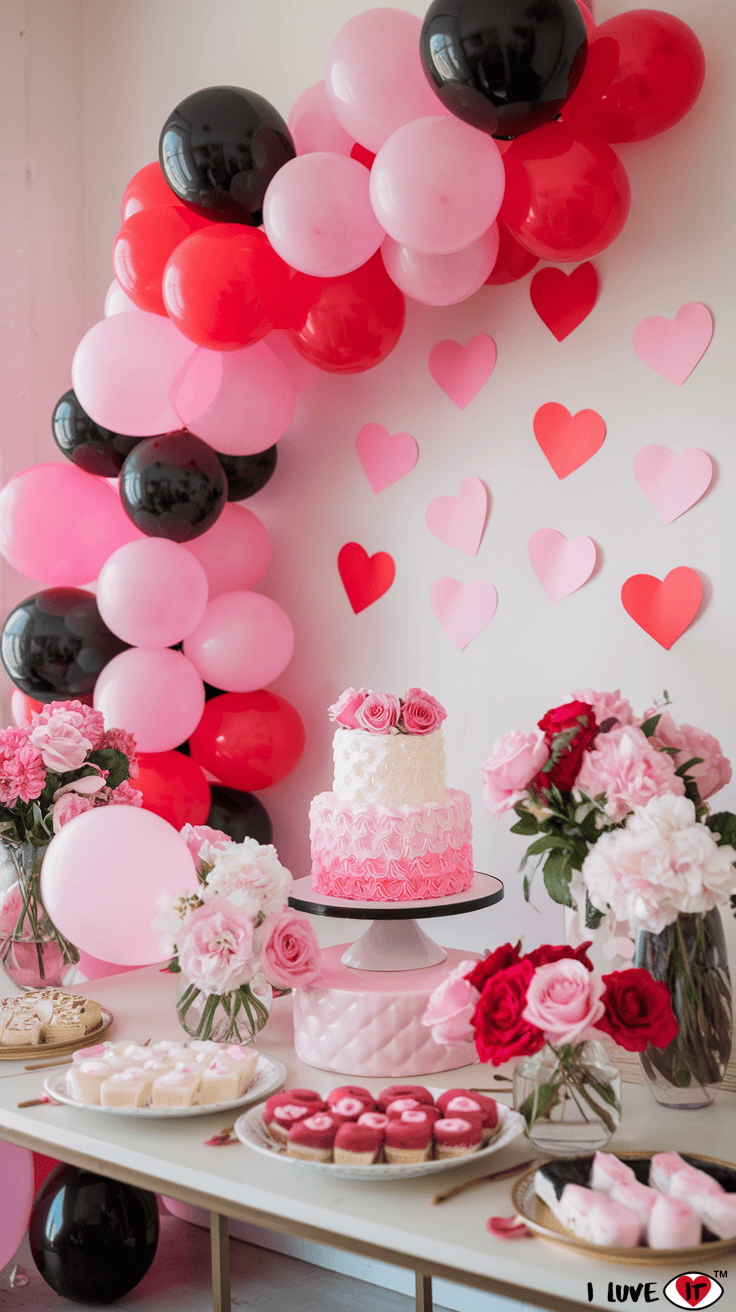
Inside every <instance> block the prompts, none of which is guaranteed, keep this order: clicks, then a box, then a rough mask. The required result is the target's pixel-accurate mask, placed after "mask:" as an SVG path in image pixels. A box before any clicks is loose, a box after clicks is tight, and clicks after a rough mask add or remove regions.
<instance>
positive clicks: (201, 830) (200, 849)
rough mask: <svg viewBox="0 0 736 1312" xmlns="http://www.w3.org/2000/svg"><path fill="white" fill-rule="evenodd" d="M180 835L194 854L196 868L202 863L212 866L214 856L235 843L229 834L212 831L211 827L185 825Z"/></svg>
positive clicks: (218, 830)
mask: <svg viewBox="0 0 736 1312" xmlns="http://www.w3.org/2000/svg"><path fill="white" fill-rule="evenodd" d="M179 833H180V834H181V836H182V838H183V839H184V842H185V843H186V845H187V847H188V848H189V851H190V852H191V854H192V860H193V861H194V864H195V866H198V865H200V864H201V863H202V862H205V863H206V864H207V865H211V864H212V862H213V860H214V854H215V853H216V852H224V850H225V848H226V847H229V846H230V844H231V843H232V841H233V840H232V838H231V837H230V835H229V834H224V833H223V832H222V830H221V829H211V828H210V826H209V825H184V827H183V828H182V829H180V830H179Z"/></svg>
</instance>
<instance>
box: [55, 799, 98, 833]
mask: <svg viewBox="0 0 736 1312" xmlns="http://www.w3.org/2000/svg"><path fill="white" fill-rule="evenodd" d="M94 805H95V804H94V801H93V799H92V798H91V797H84V796H83V795H82V794H81V793H74V792H69V793H64V794H63V795H62V796H61V797H60V798H59V800H58V802H54V809H53V817H54V833H55V834H58V832H59V830H60V829H63V828H64V825H68V824H69V821H70V820H73V819H74V817H75V816H78V815H81V814H82V812H83V811H92V810H94Z"/></svg>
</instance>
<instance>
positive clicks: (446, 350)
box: [429, 333, 496, 410]
mask: <svg viewBox="0 0 736 1312" xmlns="http://www.w3.org/2000/svg"><path fill="white" fill-rule="evenodd" d="M495 365H496V343H495V342H494V340H493V338H492V337H489V336H488V334H487V333H478V335H477V337H473V338H472V339H471V341H469V342H468V344H467V346H461V345H460V343H459V342H453V341H445V342H437V344H436V345H435V346H433V347H432V350H431V351H430V353H429V372H430V373H431V375H432V377H433V378H434V381H435V382H436V383H437V384H438V385H439V386H440V387H441V388H442V391H443V392H444V393H445V395H446V396H449V398H450V400H451V401H454V402H455V405H456V406H457V407H458V409H459V410H464V409H465V407H466V405H470V402H471V401H472V399H473V397H474V396H477V395H478V393H479V391H480V389H481V387H482V386H483V384H484V383H487V382H488V379H489V378H490V376H491V374H492V373H493V370H494V368H495Z"/></svg>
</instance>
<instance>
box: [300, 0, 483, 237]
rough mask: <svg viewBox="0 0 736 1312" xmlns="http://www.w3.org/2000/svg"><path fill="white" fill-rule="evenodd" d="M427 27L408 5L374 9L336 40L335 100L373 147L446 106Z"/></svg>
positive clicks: (331, 74) (332, 55)
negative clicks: (438, 90)
mask: <svg viewBox="0 0 736 1312" xmlns="http://www.w3.org/2000/svg"><path fill="white" fill-rule="evenodd" d="M421 30H422V20H421V19H420V18H417V17H416V16H415V15H414V14H407V13H406V12H405V11H404V10H403V9H369V10H367V11H366V12H365V13H362V14H356V16H355V18H351V19H350V20H349V22H347V23H346V24H345V26H344V27H341V28H340V31H339V32H338V34H337V36H336V37H335V39H334V41H333V42H332V45H331V46H330V51H329V54H328V56H327V71H326V74H325V86H326V88H327V95H328V97H329V101H330V104H331V105H332V108H333V110H334V112H335V115H336V117H337V119H338V121H339V122H340V123H341V124H342V126H343V127H344V129H345V131H346V132H347V133H349V134H350V136H351V137H353V139H354V140H355V141H359V142H360V144H361V146H365V147H367V149H368V150H372V151H374V152H375V151H378V150H380V148H381V146H382V145H383V143H384V141H386V139H387V138H388V137H390V136H391V134H392V133H393V132H395V131H396V129H397V128H400V127H403V125H404V124H405V123H411V122H412V120H413V119H416V118H426V116H427V115H428V114H439V113H441V112H442V110H441V106H440V102H439V100H438V99H437V97H436V95H435V94H434V92H433V91H432V88H431V87H430V85H429V83H428V81H427V79H426V77H425V74H424V69H423V68H422V61H421V58H420V55H419V37H420V33H421ZM486 226H487V225H486Z"/></svg>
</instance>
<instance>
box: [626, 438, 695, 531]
mask: <svg viewBox="0 0 736 1312" xmlns="http://www.w3.org/2000/svg"><path fill="white" fill-rule="evenodd" d="M634 478H635V479H636V481H637V483H638V484H639V487H640V488H641V490H642V492H643V493H644V496H645V497H646V498H647V501H650V502H651V504H652V505H653V506H654V509H655V510H656V512H657V514H658V515H659V517H660V519H663V520H664V522H665V524H671V523H672V521H673V520H674V519H677V518H678V516H680V515H684V513H685V511H686V510H689V509H690V507H691V506H694V505H695V503H696V501H699V500H700V498H701V497H702V496H705V493H706V492H707V491H708V488H709V487H710V485H711V482H712V479H713V462H712V460H711V458H710V456H709V455H706V453H705V451H701V450H700V449H699V447H697V446H691V447H688V449H687V450H686V451H681V452H680V454H679V455H675V454H674V453H673V452H672V451H670V449H669V447H666V446H643V447H642V449H641V451H637V453H636V455H635V456H634Z"/></svg>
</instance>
